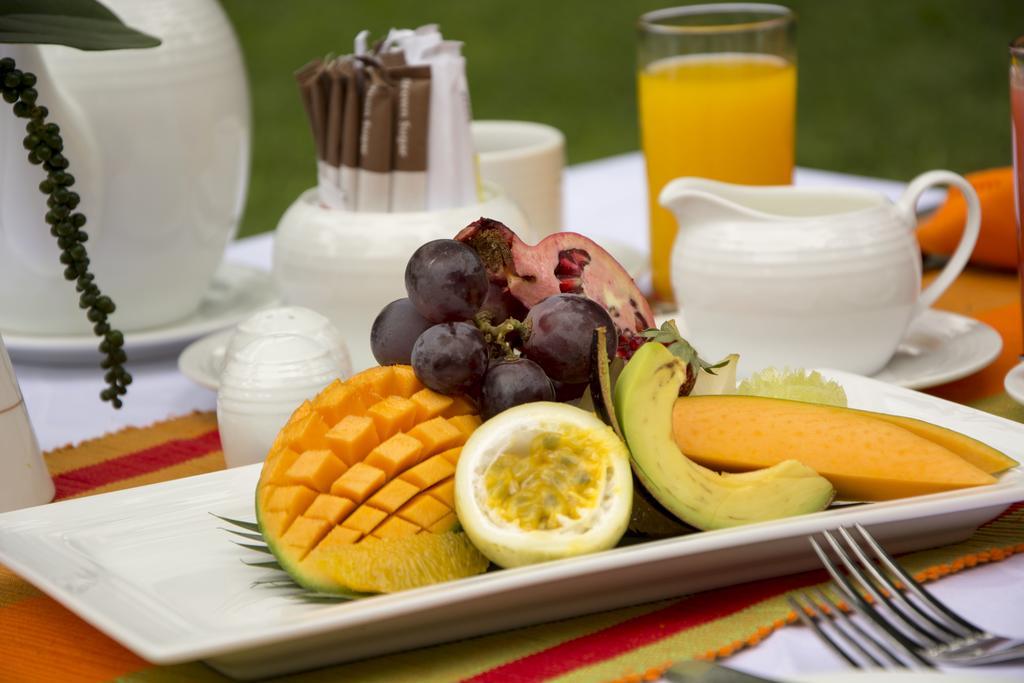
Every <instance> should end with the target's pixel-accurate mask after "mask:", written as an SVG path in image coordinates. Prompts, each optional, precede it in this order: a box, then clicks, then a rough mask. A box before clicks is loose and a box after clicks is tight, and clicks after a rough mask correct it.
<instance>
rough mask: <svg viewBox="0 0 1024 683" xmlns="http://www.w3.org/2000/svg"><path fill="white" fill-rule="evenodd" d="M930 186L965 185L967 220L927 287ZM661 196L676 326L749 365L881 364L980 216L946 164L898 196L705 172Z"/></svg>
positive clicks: (716, 352)
mask: <svg viewBox="0 0 1024 683" xmlns="http://www.w3.org/2000/svg"><path fill="white" fill-rule="evenodd" d="M932 185H952V186H955V187H957V188H958V189H960V191H961V192H963V194H964V196H965V197H966V199H967V221H966V225H965V228H964V231H963V236H962V237H961V240H960V244H959V246H958V247H957V249H956V251H955V252H954V254H953V255H952V257H951V258H950V259H949V262H948V263H947V264H946V266H945V268H944V269H943V271H942V273H941V274H940V275H939V276H938V277H937V278H936V279H935V281H934V282H932V283H931V284H930V285H929V286H928V287H927V288H926V289H925V290H924V291H922V290H921V259H920V251H919V247H918V244H917V240H916V238H915V237H914V228H915V226H916V217H915V213H914V205H915V203H916V202H917V199H918V197H920V195H921V193H922V192H924V190H925V189H927V188H928V187H930V186H932ZM659 201H660V202H661V204H662V206H664V207H666V208H667V209H669V210H670V211H672V212H673V214H675V216H676V220H677V221H678V222H679V233H678V237H677V238H676V242H675V245H674V247H673V252H672V271H671V272H672V284H673V289H674V291H675V295H676V301H677V302H678V303H679V307H680V318H681V320H680V323H681V326H682V328H683V330H684V331H685V333H686V334H687V335H688V337H689V339H690V341H691V342H692V343H693V344H694V346H695V347H696V348H697V349H699V350H700V352H701V355H702V356H704V357H705V358H719V357H722V356H724V355H726V354H728V353H733V352H737V353H739V354H740V355H741V357H742V358H743V360H744V366H745V367H746V368H747V369H748V370H757V369H759V368H761V367H766V366H770V365H774V366H779V367H781V366H789V367H805V368H811V367H830V368H836V369H840V370H846V371H849V372H857V373H861V374H864V375H871V374H874V373H876V372H878V371H879V370H881V369H882V368H883V367H884V366H885V365H886V363H887V362H888V361H889V359H890V358H891V357H892V354H893V353H894V352H895V350H896V347H897V346H898V344H899V342H900V339H901V338H902V337H903V335H904V334H905V332H906V330H907V326H908V325H909V324H910V322H911V321H912V320H913V319H914V318H915V317H916V316H917V315H919V314H920V313H921V312H922V311H924V310H925V309H927V308H928V307H929V306H931V305H932V304H933V303H934V302H935V300H936V299H938V297H939V296H940V295H941V294H942V293H943V291H945V290H946V288H947V287H948V286H949V285H950V284H951V283H952V282H953V280H954V279H955V278H956V277H957V275H959V274H960V271H962V270H963V268H964V266H965V265H966V264H967V260H968V258H969V257H970V254H971V251H973V249H974V244H975V242H976V241H977V239H978V230H979V226H980V220H981V209H980V205H979V202H978V196H977V194H976V193H975V191H974V189H973V188H972V187H971V185H970V184H969V183H968V182H967V181H966V180H964V179H963V178H962V177H961V176H959V175H957V174H955V173H952V172H950V171H930V172H928V173H924V174H923V175H920V176H918V177H917V178H915V179H914V180H913V181H912V182H911V183H910V185H909V186H908V187H907V189H906V191H905V192H904V194H903V196H902V198H901V199H900V200H899V202H897V203H895V204H894V203H892V202H891V201H889V199H888V198H887V197H885V195H882V194H880V193H877V192H872V191H868V190H861V189H848V188H835V189H829V188H799V187H792V186H780V187H750V186H742V185H731V184H728V183H721V182H716V181H712V180H704V179H700V178H678V179H676V180H673V181H672V182H670V183H669V184H668V185H666V186H665V188H664V189H663V190H662V192H661V196H660V199H659Z"/></svg>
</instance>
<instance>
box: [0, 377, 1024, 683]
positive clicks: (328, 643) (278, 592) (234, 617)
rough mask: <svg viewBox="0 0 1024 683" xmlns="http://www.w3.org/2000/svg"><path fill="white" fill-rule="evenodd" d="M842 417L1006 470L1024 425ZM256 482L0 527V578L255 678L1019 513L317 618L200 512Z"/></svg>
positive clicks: (682, 558)
mask: <svg viewBox="0 0 1024 683" xmlns="http://www.w3.org/2000/svg"><path fill="white" fill-rule="evenodd" d="M827 374H829V375H831V376H833V377H834V378H835V379H837V380H839V381H840V382H841V383H842V384H843V386H845V387H846V390H847V394H848V395H849V398H850V405H851V406H853V407H859V408H866V409H870V410H877V411H882V412H888V413H894V414H900V415H908V416H911V417H917V418H921V419H924V420H928V421H930V422H934V423H938V424H941V425H943V426H946V427H950V428H952V429H956V430H958V431H960V432H963V433H965V434H968V435H970V436H973V437H975V438H978V439H981V440H982V441H985V442H987V443H989V444H991V445H992V446H994V447H996V448H998V449H1000V450H1002V451H1004V452H1005V453H1007V454H1008V455H1010V456H1011V457H1013V458H1015V459H1017V460H1018V461H1020V460H1022V459H1024V425H1021V424H1018V423H1016V422H1011V421H1009V420H1004V419H1002V418H999V417H995V416H992V415H988V414H986V413H982V412H979V411H977V410H973V409H971V408H967V407H965V406H961V405H958V404H955V403H950V402H948V401H943V400H940V399H937V398H934V397H931V396H928V395H926V394H920V393H917V392H914V391H909V390H907V389H901V388H899V387H895V386H891V385H887V384H883V383H881V382H877V381H875V380H871V379H867V378H863V377H859V376H856V375H848V374H844V373H839V372H829V373H827ZM258 475H259V466H257V465H253V466H250V467H244V468H239V469H234V470H227V471H224V472H216V473H213V474H207V475H202V476H197V477H190V478H187V479H179V480H176V481H170V482H166V483H163V484H155V485H152V486H144V487H139V488H135V489H129V490H126V491H118V492H114V493H108V494H104V495H98V496H93V497H89V498H82V499H78V500H70V501H65V502H60V503H54V504H51V505H45V506H40V507H36V508H30V509H26V510H19V511H15V512H10V513H7V514H4V515H0V562H3V563H4V564H6V565H8V566H9V567H11V568H12V569H13V570H14V571H16V572H18V573H19V574H20V575H22V576H23V577H25V578H26V579H27V580H29V581H31V582H32V583H34V584H35V585H36V586H38V587H39V588H40V589H42V590H44V591H45V592H46V593H48V594H49V595H51V596H53V597H54V598H55V599H56V600H58V601H59V602H61V603H62V604H64V605H65V606H66V607H68V608H69V609H71V610H72V611H74V612H75V613H77V614H78V615H80V616H81V617H82V618H83V619H85V620H86V621H88V622H89V623H91V624H93V625H94V626H95V627H96V628H98V629H100V630H101V631H103V632H104V633H106V634H108V635H110V636H111V637H112V638H114V639H116V640H117V641H119V642H120V643H122V644H124V645H125V646H126V647H127V648H129V649H131V650H132V651H134V652H136V653H137V654H139V655H140V656H142V657H144V658H146V659H148V660H149V661H151V662H153V663H156V664H171V663H176V662H183V661H190V660H196V659H206V660H208V661H209V663H210V664H212V665H213V666H214V667H216V668H217V669H219V670H220V671H223V672H225V673H227V674H229V675H231V676H235V677H239V678H255V677H263V676H270V675H275V674H280V673H285V672H288V671H294V670H298V669H305V668H310V667H314V666H322V665H325V664H330V663H334V662H340V661H346V660H353V659H360V658H363V657H369V656H373V655H379V654H384V653H387V652H395V651H399V650H405V649H409V648H413V647H419V646H424V645H430V644H434V643H440V642H444V641H449V640H454V639H457V638H464V637H468V636H472V635H479V634H483V633H489V632H494V631H500V630H505V629H510V628H514V627H519V626H525V625H528V624H535V623H540V622H544V621H550V620H553V619H562V618H566V617H570V616H575V615H579V614H585V613H590V612H596V611H600V610H607V609H613V608H617V607H623V606H626V605H633V604H638V603H642V602H647V601H652V600H658V599H662V598H667V597H672V596H678V595H683V594H686V593H693V592H696V591H702V590H707V589H710V588H716V587H720V586H725V585H730V584H735V583H739V582H743V581H751V580H755V579H760V578H767V577H772V576H781V575H785V574H792V573H794V572H798V571H803V570H806V569H812V568H814V567H816V566H817V563H816V561H815V559H814V557H813V555H812V553H811V551H810V548H809V546H808V544H807V541H806V537H807V536H808V535H809V534H812V533H814V532H817V531H820V530H822V529H829V528H835V527H837V526H840V525H847V524H852V523H854V522H859V523H861V524H864V525H866V526H868V527H869V528H871V529H872V530H873V531H874V532H875V534H876V535H877V536H878V537H879V538H880V540H882V541H883V542H884V543H885V545H886V547H888V548H889V549H890V550H891V551H893V552H906V551H910V550H918V549H921V548H927V547H934V546H938V545H943V544H946V543H954V542H957V541H960V540H963V539H965V538H967V537H968V536H969V535H970V534H971V532H972V531H973V530H974V529H975V528H976V527H977V526H978V525H980V524H982V523H984V522H985V521H987V520H989V519H991V518H992V517H994V516H996V515H997V514H999V512H1001V511H1002V510H1003V509H1004V508H1005V507H1006V506H1007V505H1008V504H1010V503H1012V502H1015V501H1017V500H1022V499H1024V474H1022V472H1021V471H1020V468H1015V469H1014V470H1013V471H1011V472H1009V473H1007V474H1005V475H1003V476H1002V477H1001V479H1000V481H999V482H998V483H997V484H994V485H992V486H986V487H982V488H976V489H967V490H963V491H955V492H949V493H941V494H935V495H930V496H919V497H916V498H908V499H903V500H896V501H890V502H885V503H872V504H870V505H863V506H859V507H853V508H847V509H836V510H830V511H827V512H820V513H816V514H811V515H804V516H802V517H796V518H791V519H785V520H778V521H774V522H766V523H762V524H754V525H750V526H746V527H739V528H735V529H726V530H721V531H712V532H703V533H696V534H693V535H690V536H682V537H678V538H672V539H666V540H662V541H654V542H649V543H643V544H639V545H633V546H629V547H623V548H617V549H614V550H610V551H606V552H602V553H597V554H594V555H588V556H585V557H579V558H574V559H569V560H562V561H558V562H550V563H547V564H541V565H534V566H531V567H523V568H520V569H514V570H501V571H494V572H489V573H487V574H484V575H481V576H476V577H473V578H469V579H463V580H460V581H454V582H450V583H446V584H438V585H435V586H430V587H427V588H422V589H418V590H414V591H407V592H404V593H399V594H393V595H383V596H377V597H371V598H366V599H363V600H358V601H354V602H347V603H338V604H318V603H317V604H314V603H308V602H302V601H299V600H296V599H295V598H294V591H292V590H288V589H284V588H274V587H270V586H266V585H257V586H254V585H253V581H254V580H257V579H260V578H265V577H266V576H268V575H269V574H268V570H262V569H255V568H252V567H248V566H246V565H244V564H243V563H242V562H241V560H243V559H246V560H253V559H256V560H258V559H261V558H265V557H266V556H264V555H259V554H258V553H254V552H251V551H247V550H244V549H242V548H240V547H238V546H236V545H235V544H233V543H231V542H230V540H231V538H230V535H229V534H227V533H226V532H224V531H223V530H221V529H220V527H221V526H222V524H221V522H219V520H217V519H216V518H214V517H212V516H211V515H210V514H209V513H216V514H218V515H223V516H225V517H231V518H236V519H253V517H254V513H253V503H252V501H253V490H254V487H255V484H256V480H257V477H258Z"/></svg>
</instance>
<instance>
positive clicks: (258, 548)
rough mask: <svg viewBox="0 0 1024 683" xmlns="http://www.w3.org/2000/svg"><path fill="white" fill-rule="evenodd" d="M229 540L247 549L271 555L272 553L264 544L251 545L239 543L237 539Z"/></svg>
mask: <svg viewBox="0 0 1024 683" xmlns="http://www.w3.org/2000/svg"><path fill="white" fill-rule="evenodd" d="M231 542H232V543H234V544H235V545H237V546H241V547H243V548H246V549H248V550H255V551H256V552H258V553H266V554H267V555H272V554H273V553H271V552H270V548H268V547H267V546H265V545H253V544H251V543H239V542H238V541H231Z"/></svg>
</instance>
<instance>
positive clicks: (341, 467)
mask: <svg viewBox="0 0 1024 683" xmlns="http://www.w3.org/2000/svg"><path fill="white" fill-rule="evenodd" d="M347 469H348V467H347V466H346V465H345V463H343V462H342V461H341V460H339V459H338V456H336V455H335V454H334V452H333V451H330V450H327V449H323V450H316V451H306V452H305V453H303V454H302V455H300V456H299V457H298V459H297V460H296V461H295V462H294V463H293V464H292V466H291V467H289V468H288V474H287V476H288V477H290V478H291V479H292V481H294V482H296V483H298V484H303V485H305V486H308V487H310V488H311V489H316V490H317V491H321V492H323V491H330V489H331V484H333V483H334V480H335V479H337V478H338V477H340V476H341V475H342V474H344V472H345V470H347Z"/></svg>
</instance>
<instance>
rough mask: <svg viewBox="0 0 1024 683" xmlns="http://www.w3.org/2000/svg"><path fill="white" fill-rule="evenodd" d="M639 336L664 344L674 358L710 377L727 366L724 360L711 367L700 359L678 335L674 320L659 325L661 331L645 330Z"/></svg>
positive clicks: (693, 349)
mask: <svg viewBox="0 0 1024 683" xmlns="http://www.w3.org/2000/svg"><path fill="white" fill-rule="evenodd" d="M640 336H641V337H643V338H644V339H647V340H649V341H653V342H657V343H659V344H664V345H665V346H667V347H668V350H669V351H671V352H672V355H674V356H675V357H676V358H678V359H679V360H681V361H683V362H684V363H686V364H687V365H690V366H691V367H693V368H694V369H697V368H699V369H701V370H703V371H704V372H706V373H708V374H710V375H714V374H717V373H715V370H717V369H718V368H721V367H724V366H726V365H728V364H729V361H728V360H724V361H722V362H720V363H715V364H714V365H712V364H711V363H709V362H707V361H706V360H704V359H703V358H701V357H700V356H699V355H698V354H697V349H695V348H693V346H692V345H691V344H690V342H688V341H686V339H684V338H683V335H682V334H680V332H679V328H678V327H676V321H675V320H666V321H665V322H663V323H662V324H661V329H658V328H656V327H652V328H649V329H646V330H644V331H643V332H641V333H640Z"/></svg>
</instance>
